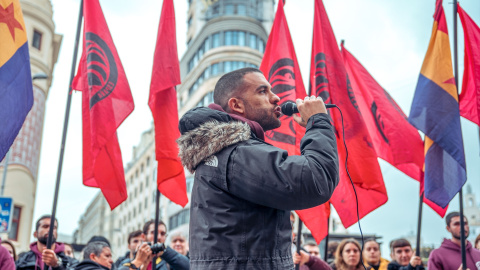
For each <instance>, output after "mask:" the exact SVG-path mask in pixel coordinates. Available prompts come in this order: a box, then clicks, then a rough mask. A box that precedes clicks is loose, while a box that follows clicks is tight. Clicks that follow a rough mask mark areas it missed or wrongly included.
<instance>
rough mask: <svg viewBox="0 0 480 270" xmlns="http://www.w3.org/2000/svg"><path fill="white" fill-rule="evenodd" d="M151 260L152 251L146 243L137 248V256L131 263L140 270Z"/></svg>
mask: <svg viewBox="0 0 480 270" xmlns="http://www.w3.org/2000/svg"><path fill="white" fill-rule="evenodd" d="M151 260H152V249H151V248H150V246H149V245H148V244H147V243H143V244H141V245H140V246H139V247H138V248H137V254H136V255H135V258H134V259H133V261H132V262H131V263H133V264H134V265H135V266H136V267H139V268H140V266H142V265H145V266H146V265H148V264H149V263H150V261H151Z"/></svg>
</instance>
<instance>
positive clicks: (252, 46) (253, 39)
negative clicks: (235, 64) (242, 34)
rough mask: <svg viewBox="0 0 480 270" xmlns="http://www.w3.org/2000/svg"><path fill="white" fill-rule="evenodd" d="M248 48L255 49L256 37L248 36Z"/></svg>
mask: <svg viewBox="0 0 480 270" xmlns="http://www.w3.org/2000/svg"><path fill="white" fill-rule="evenodd" d="M248 46H249V47H250V48H252V49H257V48H258V47H257V36H255V35H253V34H250V40H249V43H248Z"/></svg>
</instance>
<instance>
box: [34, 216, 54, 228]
mask: <svg viewBox="0 0 480 270" xmlns="http://www.w3.org/2000/svg"><path fill="white" fill-rule="evenodd" d="M46 218H48V219H51V218H52V215H43V216H41V217H40V218H39V219H37V223H35V231H36V232H38V228H40V220H42V219H46ZM55 222H56V223H57V229H58V220H57V218H56V217H55Z"/></svg>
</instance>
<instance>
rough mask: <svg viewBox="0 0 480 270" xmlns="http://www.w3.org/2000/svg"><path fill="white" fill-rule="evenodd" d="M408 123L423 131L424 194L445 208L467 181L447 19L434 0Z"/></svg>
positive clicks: (438, 1)
mask: <svg viewBox="0 0 480 270" xmlns="http://www.w3.org/2000/svg"><path fill="white" fill-rule="evenodd" d="M409 122H410V123H411V124H412V125H414V126H415V127H416V128H417V129H419V130H420V131H422V132H423V133H424V134H425V150H424V153H425V169H424V170H425V183H424V185H425V186H424V188H425V197H426V198H427V199H429V200H431V201H432V202H434V203H435V204H437V205H439V206H440V207H446V206H447V205H448V203H449V202H450V201H451V200H452V199H453V197H454V196H455V195H456V194H457V193H458V192H459V191H460V189H461V188H462V186H463V185H464V184H465V182H466V180H467V176H466V164H465V153H464V148H463V139H462V130H461V126H460V111H459V104H458V93H457V88H456V86H455V78H454V76H453V69H452V59H451V53H450V43H449V39H448V29H447V22H446V19H445V13H444V11H443V7H442V0H437V2H436V8H435V14H434V23H433V30H432V37H431V39H430V44H429V46H428V50H427V53H426V55H425V60H424V62H423V65H422V68H421V70H420V76H419V78H418V83H417V88H416V90H415V95H414V98H413V102H412V108H411V110H410V116H409Z"/></svg>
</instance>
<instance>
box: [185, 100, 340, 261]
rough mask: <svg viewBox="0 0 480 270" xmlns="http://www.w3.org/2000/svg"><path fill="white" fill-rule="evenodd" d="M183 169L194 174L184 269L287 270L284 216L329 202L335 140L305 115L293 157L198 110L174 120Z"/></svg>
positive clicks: (323, 124) (327, 127)
mask: <svg viewBox="0 0 480 270" xmlns="http://www.w3.org/2000/svg"><path fill="white" fill-rule="evenodd" d="M180 130H181V132H182V136H181V137H180V138H179V140H178V141H177V142H178V144H179V147H180V157H181V159H182V162H183V164H184V166H185V167H186V168H187V169H189V170H190V171H191V172H193V171H195V180H194V185H193V191H192V197H191V208H190V241H189V242H190V266H191V268H192V269H200V270H201V269H249V270H250V269H293V259H292V252H291V237H292V227H291V224H290V218H289V216H290V214H289V212H290V211H291V210H298V209H306V208H310V207H314V206H317V205H320V204H322V203H324V202H326V201H327V200H329V199H330V197H331V195H332V193H333V191H334V189H335V187H336V186H337V184H338V157H337V148H336V141H335V135H334V132H333V129H332V125H331V123H330V121H329V118H328V116H327V115H326V114H317V115H314V116H312V117H311V118H310V119H309V121H308V125H307V129H306V134H305V136H304V138H303V139H302V141H301V153H302V155H301V156H288V153H287V152H286V151H284V150H282V149H279V148H277V147H274V146H272V145H270V144H268V143H265V142H264V141H262V140H260V139H258V138H257V137H256V136H255V134H253V133H252V132H251V129H250V127H249V125H248V124H247V123H243V122H240V121H234V120H233V119H232V118H231V117H230V116H229V115H228V114H226V113H225V112H220V111H216V110H212V109H209V108H205V107H200V108H195V109H192V110H190V111H189V112H187V113H186V114H185V115H184V116H183V117H182V119H181V120H180Z"/></svg>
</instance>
